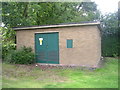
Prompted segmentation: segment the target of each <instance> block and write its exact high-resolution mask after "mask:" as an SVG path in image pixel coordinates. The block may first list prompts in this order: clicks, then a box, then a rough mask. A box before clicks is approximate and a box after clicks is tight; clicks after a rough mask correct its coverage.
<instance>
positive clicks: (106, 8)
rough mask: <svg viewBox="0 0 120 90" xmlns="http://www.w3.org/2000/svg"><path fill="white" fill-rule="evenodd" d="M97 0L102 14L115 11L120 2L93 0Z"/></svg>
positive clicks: (114, 0) (117, 0) (116, 0)
mask: <svg viewBox="0 0 120 90" xmlns="http://www.w3.org/2000/svg"><path fill="white" fill-rule="evenodd" d="M91 1H95V3H96V4H97V5H98V9H99V10H100V11H101V13H102V14H107V13H114V12H115V11H117V10H118V2H119V1H120V0H91Z"/></svg>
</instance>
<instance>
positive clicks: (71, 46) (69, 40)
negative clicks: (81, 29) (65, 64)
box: [67, 39, 73, 48]
mask: <svg viewBox="0 0 120 90" xmlns="http://www.w3.org/2000/svg"><path fill="white" fill-rule="evenodd" d="M67 48H73V40H72V39H67Z"/></svg>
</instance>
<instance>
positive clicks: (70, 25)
mask: <svg viewBox="0 0 120 90" xmlns="http://www.w3.org/2000/svg"><path fill="white" fill-rule="evenodd" d="M77 26H98V28H99V29H101V28H100V22H92V23H79V24H78V23H77V24H62V25H45V26H32V27H17V28H13V29H14V30H32V29H45V28H60V27H77Z"/></svg>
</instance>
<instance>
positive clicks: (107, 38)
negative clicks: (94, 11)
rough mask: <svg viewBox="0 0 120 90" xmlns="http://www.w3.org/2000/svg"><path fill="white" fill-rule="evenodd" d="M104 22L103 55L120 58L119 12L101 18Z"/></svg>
mask: <svg viewBox="0 0 120 90" xmlns="http://www.w3.org/2000/svg"><path fill="white" fill-rule="evenodd" d="M101 20H102V55H103V56H118V50H119V49H120V43H119V42H118V31H119V29H118V12H115V13H109V14H107V15H104V16H102V17H101Z"/></svg>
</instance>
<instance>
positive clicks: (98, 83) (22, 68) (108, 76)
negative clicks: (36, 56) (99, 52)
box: [2, 58, 118, 88]
mask: <svg viewBox="0 0 120 90" xmlns="http://www.w3.org/2000/svg"><path fill="white" fill-rule="evenodd" d="M2 78H3V88H118V60H117V59H115V58H107V59H106V62H105V65H104V67H102V68H99V69H96V70H94V71H90V70H80V69H48V70H44V71H42V70H41V69H40V68H38V67H35V66H27V65H11V64H5V63H3V77H2Z"/></svg>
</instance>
